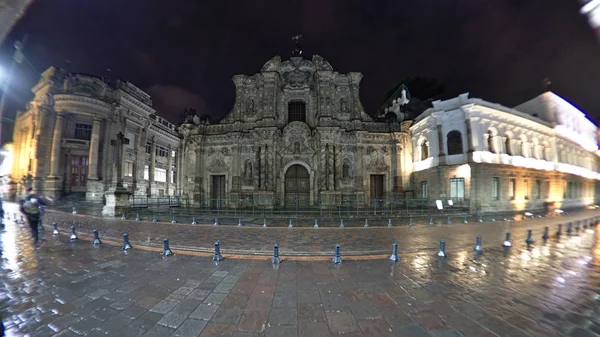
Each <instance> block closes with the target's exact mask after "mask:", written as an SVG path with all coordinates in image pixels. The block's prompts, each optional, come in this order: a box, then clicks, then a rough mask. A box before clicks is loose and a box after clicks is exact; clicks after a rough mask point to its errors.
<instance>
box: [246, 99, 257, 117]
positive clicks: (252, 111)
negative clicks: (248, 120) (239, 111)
mask: <svg viewBox="0 0 600 337" xmlns="http://www.w3.org/2000/svg"><path fill="white" fill-rule="evenodd" d="M248 115H250V116H254V115H256V104H255V102H254V98H251V99H250V102H248Z"/></svg>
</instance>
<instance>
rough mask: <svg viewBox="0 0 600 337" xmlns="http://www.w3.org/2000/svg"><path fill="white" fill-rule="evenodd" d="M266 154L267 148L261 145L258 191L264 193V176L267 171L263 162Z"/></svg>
mask: <svg viewBox="0 0 600 337" xmlns="http://www.w3.org/2000/svg"><path fill="white" fill-rule="evenodd" d="M266 152H267V146H266V145H261V146H260V190H261V191H264V190H265V188H266V184H265V183H266V181H265V178H266V177H265V174H266V171H267V165H265V164H266V162H265V156H266Z"/></svg>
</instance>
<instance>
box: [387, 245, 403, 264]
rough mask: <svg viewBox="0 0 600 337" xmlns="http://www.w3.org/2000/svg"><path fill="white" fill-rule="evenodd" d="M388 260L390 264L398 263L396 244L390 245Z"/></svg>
mask: <svg viewBox="0 0 600 337" xmlns="http://www.w3.org/2000/svg"><path fill="white" fill-rule="evenodd" d="M389 260H390V261H392V262H398V261H400V259H399V258H398V244H397V243H396V242H394V243H393V244H392V255H390V257H389Z"/></svg>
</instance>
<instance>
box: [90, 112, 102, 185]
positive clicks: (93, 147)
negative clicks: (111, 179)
mask: <svg viewBox="0 0 600 337" xmlns="http://www.w3.org/2000/svg"><path fill="white" fill-rule="evenodd" d="M99 146H100V120H99V119H96V118H94V124H93V126H92V140H91V141H90V152H89V163H88V164H89V171H88V180H98V149H99Z"/></svg>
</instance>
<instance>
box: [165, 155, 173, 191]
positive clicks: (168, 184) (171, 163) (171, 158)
mask: <svg viewBox="0 0 600 337" xmlns="http://www.w3.org/2000/svg"><path fill="white" fill-rule="evenodd" d="M167 151H168V154H167V155H168V157H167V188H166V190H167V195H170V194H169V186H171V172H173V170H172V168H171V166H173V155H172V149H171V145H170V144H169V146H168V147H167Z"/></svg>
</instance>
